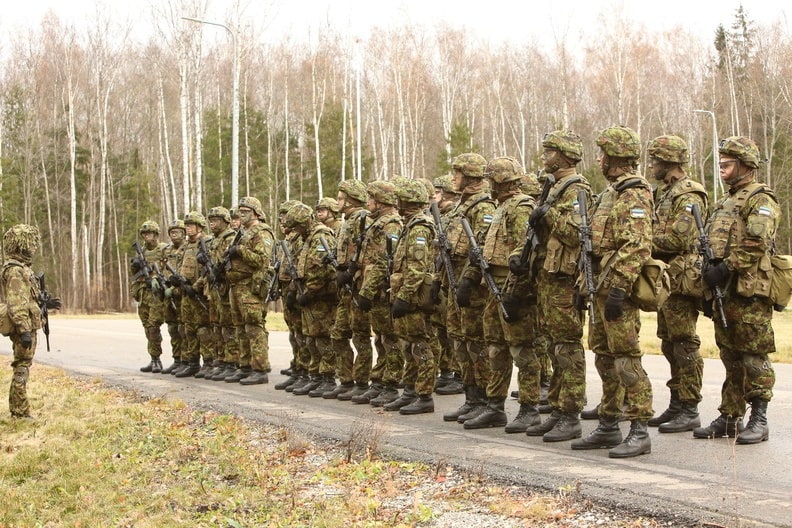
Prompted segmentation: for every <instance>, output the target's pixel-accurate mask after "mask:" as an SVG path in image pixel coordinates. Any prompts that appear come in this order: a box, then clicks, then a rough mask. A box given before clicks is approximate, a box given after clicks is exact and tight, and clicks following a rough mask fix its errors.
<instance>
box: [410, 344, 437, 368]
mask: <svg viewBox="0 0 792 528" xmlns="http://www.w3.org/2000/svg"><path fill="white" fill-rule="evenodd" d="M410 352H411V353H412V357H413V358H414V359H415V361H416V362H420V363H426V362H428V361H429V360H430V359H431V360H433V359H434V355H433V354H432V349H431V348H430V347H429V343H427V342H425V341H419V342H417V343H413V344H412V345H410Z"/></svg>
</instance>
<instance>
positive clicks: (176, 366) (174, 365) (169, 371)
mask: <svg viewBox="0 0 792 528" xmlns="http://www.w3.org/2000/svg"><path fill="white" fill-rule="evenodd" d="M181 366H182V362H181V361H179V360H178V359H174V360H173V363H171V364H170V366H169V367H168V368H164V369H162V374H173V372H174V371H176V370H178V369H180V368H181Z"/></svg>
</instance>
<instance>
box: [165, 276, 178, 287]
mask: <svg viewBox="0 0 792 528" xmlns="http://www.w3.org/2000/svg"><path fill="white" fill-rule="evenodd" d="M166 282H167V283H168V286H173V287H174V288H178V287H179V286H181V281H180V280H179V278H178V277H177V276H176V275H171V276H170V277H168V279H167V281H166Z"/></svg>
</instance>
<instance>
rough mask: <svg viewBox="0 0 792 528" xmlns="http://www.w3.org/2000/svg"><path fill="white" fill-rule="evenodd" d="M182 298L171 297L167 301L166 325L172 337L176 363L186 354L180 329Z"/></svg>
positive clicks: (172, 351)
mask: <svg viewBox="0 0 792 528" xmlns="http://www.w3.org/2000/svg"><path fill="white" fill-rule="evenodd" d="M180 318H181V297H175V296H174V297H171V298H170V300H166V301H165V324H166V325H167V327H168V335H169V336H170V346H171V355H172V356H173V360H174V361H181V359H182V355H183V354H184V339H182V331H181V329H180V327H181V322H180V321H179V319H180Z"/></svg>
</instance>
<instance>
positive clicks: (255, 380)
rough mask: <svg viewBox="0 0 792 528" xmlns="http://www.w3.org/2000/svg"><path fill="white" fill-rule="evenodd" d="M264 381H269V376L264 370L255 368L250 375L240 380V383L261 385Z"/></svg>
mask: <svg viewBox="0 0 792 528" xmlns="http://www.w3.org/2000/svg"><path fill="white" fill-rule="evenodd" d="M262 383H269V376H267V373H266V372H264V371H262V370H254V371H253V372H252V373H251V374H250V376H248V377H246V378H242V379H241V380H239V384H240V385H261V384H262Z"/></svg>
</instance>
